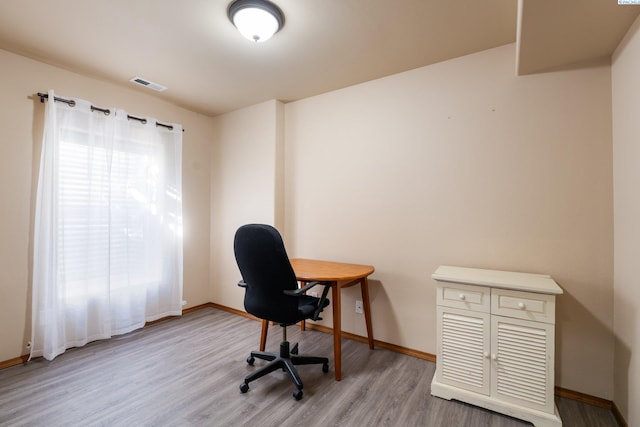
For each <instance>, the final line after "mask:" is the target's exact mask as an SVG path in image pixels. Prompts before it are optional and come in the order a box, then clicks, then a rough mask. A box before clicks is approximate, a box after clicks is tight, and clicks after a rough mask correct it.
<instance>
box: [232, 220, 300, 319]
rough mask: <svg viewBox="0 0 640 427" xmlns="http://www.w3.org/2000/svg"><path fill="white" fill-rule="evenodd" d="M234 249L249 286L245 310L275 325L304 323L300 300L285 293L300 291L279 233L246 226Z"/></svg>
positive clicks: (255, 225) (265, 228)
mask: <svg viewBox="0 0 640 427" xmlns="http://www.w3.org/2000/svg"><path fill="white" fill-rule="evenodd" d="M233 249H234V252H235V256H236V262H237V263H238V267H239V268H240V273H241V274H242V280H244V282H245V283H246V284H247V287H246V290H245V296H244V307H245V310H247V312H248V313H251V314H253V315H254V316H257V317H259V318H261V319H267V320H270V321H272V322H278V323H295V322H298V321H299V320H301V319H300V313H299V310H298V298H296V297H293V296H289V295H285V294H284V293H283V291H284V290H294V289H297V288H298V282H297V280H296V276H295V273H294V271H293V268H292V267H291V263H290V262H289V257H288V256H287V252H286V251H285V248H284V242H283V241H282V237H281V236H280V233H278V230H276V229H275V228H273V227H272V226H270V225H264V224H248V225H243V226H242V227H240V228H239V229H238V231H236V235H235V239H234V243H233Z"/></svg>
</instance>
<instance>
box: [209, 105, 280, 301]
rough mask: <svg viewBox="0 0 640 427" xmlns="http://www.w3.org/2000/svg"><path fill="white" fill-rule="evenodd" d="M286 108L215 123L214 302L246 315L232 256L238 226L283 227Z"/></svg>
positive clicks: (253, 110) (256, 110)
mask: <svg viewBox="0 0 640 427" xmlns="http://www.w3.org/2000/svg"><path fill="white" fill-rule="evenodd" d="M283 119H284V116H283V104H282V103H281V102H278V101H268V102H263V103H261V104H258V105H254V106H252V107H248V108H244V109H242V110H238V111H235V112H233V113H229V114H225V115H222V116H219V117H216V118H215V119H214V121H215V124H216V129H217V130H216V141H217V143H216V145H215V147H214V150H213V153H212V161H211V164H212V172H211V182H212V185H211V234H212V237H211V274H210V277H211V283H212V284H211V301H213V302H215V303H218V304H222V305H225V306H227V307H232V308H236V309H241V310H244V306H243V298H244V292H243V290H242V289H241V288H239V287H238V286H236V284H237V283H238V280H240V278H241V277H240V273H239V271H238V269H237V267H236V262H235V258H234V254H233V237H234V235H235V231H236V230H237V229H238V227H239V226H241V225H243V224H247V223H265V224H271V225H274V226H276V227H277V228H280V229H282V224H283V216H282V209H283V200H282V197H283V181H282V180H283V177H284V176H283V167H282V161H283V152H282V149H283V129H282V126H283Z"/></svg>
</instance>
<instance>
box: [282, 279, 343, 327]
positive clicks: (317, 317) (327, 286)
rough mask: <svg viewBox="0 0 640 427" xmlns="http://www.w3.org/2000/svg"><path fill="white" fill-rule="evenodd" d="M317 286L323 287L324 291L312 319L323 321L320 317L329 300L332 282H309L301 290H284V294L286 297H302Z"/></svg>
mask: <svg viewBox="0 0 640 427" xmlns="http://www.w3.org/2000/svg"><path fill="white" fill-rule="evenodd" d="M316 285H323V286H324V289H323V290H322V296H321V297H320V298H319V299H320V301H318V305H317V307H316V311H315V312H314V313H313V316H311V319H313V320H322V318H321V317H320V313H321V312H322V309H323V308H324V304H325V301H326V300H327V294H328V293H329V289H330V288H331V282H318V281H315V282H308V283H307V284H306V285H304V286H303V287H301V288H299V289H295V290H284V291H283V292H284V293H285V295H290V296H300V295H302V294H304V293H305V292H306V291H308V290H309V289H311V288H313V287H314V286H316Z"/></svg>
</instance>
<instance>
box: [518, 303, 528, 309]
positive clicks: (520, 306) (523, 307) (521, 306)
mask: <svg viewBox="0 0 640 427" xmlns="http://www.w3.org/2000/svg"><path fill="white" fill-rule="evenodd" d="M518 308H519V309H520V310H524V309H525V308H527V306H526V305H525V304H524V303H523V302H519V303H518Z"/></svg>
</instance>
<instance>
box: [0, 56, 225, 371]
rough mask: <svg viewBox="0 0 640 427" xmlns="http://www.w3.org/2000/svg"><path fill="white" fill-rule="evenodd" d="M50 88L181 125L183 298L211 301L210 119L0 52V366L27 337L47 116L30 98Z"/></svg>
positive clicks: (18, 350) (17, 351)
mask: <svg viewBox="0 0 640 427" xmlns="http://www.w3.org/2000/svg"><path fill="white" fill-rule="evenodd" d="M48 89H54V90H55V91H56V94H59V95H61V96H69V97H76V98H83V99H86V100H89V101H91V102H93V103H95V104H96V105H99V106H103V107H119V108H123V109H125V110H127V111H128V112H130V113H131V114H134V115H138V116H152V117H155V118H157V119H158V120H159V121H161V122H165V123H168V122H175V123H181V124H182V125H183V127H184V128H185V129H186V131H185V132H184V139H183V203H184V298H185V299H186V300H187V307H189V306H194V305H198V304H203V303H206V302H208V301H209V289H208V282H209V280H208V273H209V221H210V212H209V207H210V205H209V193H210V179H209V178H210V177H209V175H210V169H211V166H210V146H211V145H212V141H213V130H214V126H213V122H212V119H211V118H209V117H205V116H202V115H198V114H195V113H193V112H190V111H187V110H185V109H183V108H179V107H176V106H174V105H171V104H169V103H166V102H163V101H159V100H158V99H157V98H153V97H152V96H149V95H146V94H143V93H140V92H139V91H135V90H130V89H127V88H125V87H121V86H117V85H113V84H109V83H105V82H103V81H100V80H95V79H91V78H87V77H83V76H80V75H78V74H75V73H71V72H69V71H65V70H62V69H60V68H56V67H52V66H49V65H45V64H43V63H40V62H36V61H33V60H30V59H26V58H24V57H22V56H18V55H15V54H12V53H9V52H6V51H4V50H0V93H2V101H1V102H0V126H1V127H2V129H3V131H2V136H1V137H0V195H1V197H2V202H1V203H0V218H2V221H0V325H3V326H2V327H1V328H0V361H5V360H9V359H12V358H15V357H18V356H20V355H22V354H26V353H27V350H26V344H27V341H28V339H29V336H30V323H31V314H30V288H31V286H30V280H31V252H32V247H31V243H32V233H33V230H32V225H33V214H34V206H33V200H34V195H35V184H36V181H37V165H38V163H39V156H40V145H41V138H42V120H43V114H44V104H41V103H40V101H39V99H38V98H36V97H32V95H33V94H35V93H36V92H38V91H44V92H46V91H47V90H48ZM9 325H10V326H9Z"/></svg>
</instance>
